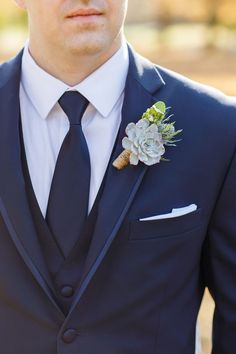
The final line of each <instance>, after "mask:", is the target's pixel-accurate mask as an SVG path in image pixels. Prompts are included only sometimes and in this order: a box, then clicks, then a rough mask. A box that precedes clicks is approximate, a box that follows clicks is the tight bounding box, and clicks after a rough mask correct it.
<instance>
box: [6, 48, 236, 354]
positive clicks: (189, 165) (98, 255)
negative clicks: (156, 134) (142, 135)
mask: <svg viewBox="0 0 236 354" xmlns="http://www.w3.org/2000/svg"><path fill="white" fill-rule="evenodd" d="M129 55H130V67H129V72H128V76H127V81H126V87H125V99H124V104H123V109H122V123H121V127H120V130H119V133H118V137H117V142H116V146H115V148H114V149H113V152H112V156H111V160H110V163H109V165H108V168H107V171H106V177H105V180H104V183H103V187H102V189H101V191H100V193H99V198H98V200H97V201H96V213H95V215H94V216H93V222H92V227H91V229H90V237H91V241H90V244H89V247H88V250H87V251H86V253H87V254H86V260H85V262H84V264H83V269H82V272H81V274H80V279H79V281H78V284H77V288H76V290H75V294H74V296H73V300H72V301H71V303H70V306H69V307H68V308H67V309H66V311H63V304H60V302H59V301H58V300H57V294H56V292H55V286H54V284H53V283H52V277H51V271H50V267H49V265H48V263H47V260H45V252H44V251H43V247H42V243H41V242H40V237H39V233H40V227H39V226H38V225H36V224H37V222H36V221H35V219H34V217H33V214H34V213H32V208H33V207H32V201H31V202H30V200H29V199H30V198H29V192H27V190H28V187H29V185H28V184H27V178H26V174H25V173H24V164H22V158H21V157H22V145H21V139H20V103H19V84H20V74H21V56H22V53H20V54H19V55H18V56H17V57H16V58H14V59H13V60H11V61H9V62H7V63H4V64H3V65H2V66H1V67H0V170H1V173H0V213H1V214H0V245H1V246H0V263H1V267H0V314H1V316H0V342H1V353H3V354H19V353H24V354H32V353H34V354H42V353H44V354H78V353H83V354H94V353H96V354H144V353H148V354H172V353H174V354H194V352H195V326H196V318H197V314H198V311H199V307H200V304H201V300H202V296H203V292H204V288H205V287H206V286H207V287H208V288H209V289H210V291H211V294H212V296H213V298H214V300H215V302H216V311H215V316H214V330H213V350H212V353H213V354H232V353H234V352H236V340H235V332H236V281H235V274H236V223H235V214H236V188H235V181H236V161H235V147H236V102H235V100H234V99H233V98H229V97H226V96H225V95H223V94H222V93H220V92H218V91H217V90H213V89H210V88H207V87H205V86H202V85H200V84H197V83H194V82H192V81H190V80H188V79H186V78H184V77H182V76H180V75H177V74H175V73H173V72H170V71H168V70H166V69H163V68H161V67H158V66H155V65H154V64H152V63H150V62H149V61H147V60H146V59H143V58H141V57H140V56H138V55H137V54H136V53H135V52H134V51H133V50H132V49H129ZM39 94H40V93H39ZM158 100H162V101H165V102H166V104H167V106H168V107H171V113H173V114H174V117H173V120H174V121H175V122H176V128H177V129H183V132H182V133H181V137H180V138H181V141H180V142H178V143H177V146H176V147H168V148H167V149H166V153H165V157H166V158H167V159H168V160H169V161H168V162H166V161H162V162H161V163H160V164H156V165H154V166H151V167H147V166H146V165H144V164H141V163H140V164H139V165H138V166H128V167H127V168H126V169H124V170H122V171H117V170H116V169H115V168H114V167H113V166H112V163H111V162H112V161H113V160H114V159H115V158H116V157H117V156H118V155H119V154H120V152H121V151H122V150H123V149H122V144H121V141H122V138H123V137H124V136H125V128H126V126H127V124H128V123H129V122H136V121H137V120H138V119H139V118H140V117H141V116H142V114H143V112H144V111H146V109H147V108H148V107H150V106H151V105H152V104H154V103H155V102H156V101H158ZM31 197H32V196H31ZM192 203H195V204H196V205H197V206H198V208H197V210H196V211H193V212H191V213H189V214H186V215H183V216H181V217H176V218H172V219H164V220H153V221H139V219H141V218H146V217H149V216H152V215H157V214H164V213H169V212H170V211H171V210H172V209H173V208H181V207H184V206H187V205H190V204H192ZM95 216H96V217H95ZM64 280H65V281H66V279H64ZM68 285H69V284H68Z"/></svg>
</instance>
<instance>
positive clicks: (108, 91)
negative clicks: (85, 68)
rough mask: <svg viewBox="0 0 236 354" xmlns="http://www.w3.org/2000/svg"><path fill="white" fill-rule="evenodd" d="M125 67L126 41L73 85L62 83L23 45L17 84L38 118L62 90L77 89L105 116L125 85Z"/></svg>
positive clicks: (45, 115)
mask: <svg viewBox="0 0 236 354" xmlns="http://www.w3.org/2000/svg"><path fill="white" fill-rule="evenodd" d="M128 67H129V55H128V48H127V44H126V42H123V44H122V46H121V48H120V49H119V50H118V51H117V52H116V53H115V54H114V55H113V56H112V57H111V58H110V59H109V60H108V61H107V62H105V63H104V64H103V65H102V66H101V67H99V68H98V69H97V70H96V71H94V72H93V73H92V74H90V75H89V76H88V77H87V78H85V79H84V80H83V81H82V82H80V83H79V84H78V85H76V86H74V87H70V86H68V85H66V84H65V83H64V82H62V81H60V80H58V79H56V78H55V77H53V76H52V75H50V74H48V73H47V72H46V71H44V70H43V69H42V68H40V67H39V66H38V65H37V63H36V62H35V61H34V59H33V58H32V57H31V55H30V53H29V50H28V44H26V46H25V49H24V53H23V58H22V74H21V84H22V85H23V88H24V90H25V92H26V94H27V96H28V97H29V99H30V100H31V102H32V104H33V105H34V107H35V109H36V110H37V111H38V113H39V115H40V116H41V117H42V118H44V119H45V118H47V116H48V114H49V113H50V111H51V110H52V108H53V107H54V106H55V104H56V103H57V102H58V100H59V98H60V97H61V96H62V95H63V93H64V92H65V91H68V90H77V91H79V92H80V93H81V94H82V95H84V96H85V97H86V98H87V99H88V101H89V102H90V103H91V104H92V105H93V106H94V107H95V109H96V110H97V111H98V112H99V113H100V114H101V115H102V116H103V117H107V116H108V115H109V113H110V112H111V111H112V109H113V107H114V106H115V104H116V102H117V100H118V99H119V97H120V96H121V94H122V93H123V91H124V88H125V82H126V77H127V73H128Z"/></svg>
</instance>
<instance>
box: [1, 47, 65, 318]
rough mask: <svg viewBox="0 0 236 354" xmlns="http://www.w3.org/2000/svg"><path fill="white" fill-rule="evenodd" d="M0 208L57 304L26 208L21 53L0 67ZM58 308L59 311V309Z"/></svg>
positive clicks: (30, 265)
mask: <svg viewBox="0 0 236 354" xmlns="http://www.w3.org/2000/svg"><path fill="white" fill-rule="evenodd" d="M1 70H2V71H1V72H0V76H1V82H2V84H1V86H0V169H1V175H0V212H1V214H2V217H3V219H4V221H5V223H6V226H7V228H8V231H9V234H10V236H11V238H12V240H13V242H14V243H15V246H16V248H17V249H18V252H19V253H20V254H21V256H22V258H23V260H24V262H25V263H26V265H27V266H28V268H29V269H30V271H31V272H32V274H33V275H34V277H35V279H36V280H37V281H38V283H39V284H40V285H41V287H42V288H43V290H44V291H45V292H46V294H47V295H48V297H49V298H50V299H51V301H52V302H53V304H54V305H55V306H56V307H57V309H58V310H59V311H60V309H59V308H58V306H57V304H56V302H55V300H54V298H53V295H52V294H53V292H52V287H51V281H50V276H49V273H48V271H47V268H46V265H45V262H44V259H43V256H42V254H41V251H40V245H39V242H38V238H37V234H36V231H35V228H34V225H33V221H32V216H31V213H30V210H29V206H28V201H27V196H26V191H25V182H24V177H23V172H22V166H21V146H20V137H19V121H20V103H19V83H20V72H21V54H19V55H18V56H17V57H16V58H15V59H14V60H13V61H11V62H9V63H7V64H4V65H3V66H2V68H1ZM60 312H61V311H60Z"/></svg>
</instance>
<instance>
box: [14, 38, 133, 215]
mask: <svg viewBox="0 0 236 354" xmlns="http://www.w3.org/2000/svg"><path fill="white" fill-rule="evenodd" d="M128 66H129V59H128V49H127V45H126V43H123V45H122V47H121V48H120V49H119V51H118V52H116V53H115V54H114V55H113V57H112V58H110V59H109V60H108V61H107V62H106V63H105V64H103V65H102V66H101V67H100V68H98V69H97V70H96V71H95V72H93V73H92V74H91V75H90V76H88V77H87V78H86V79H85V80H83V81H82V82H81V83H79V84H78V85H76V86H74V87H69V86H68V85H66V84H65V83H63V82H61V81H59V80H58V79H56V78H55V77H53V76H51V75H49V74H48V73H47V72H45V71H44V70H42V68H40V67H39V66H38V65H37V64H36V63H35V61H34V60H33V58H32V57H31V55H30V53H29V50H28V45H26V47H25V49H24V53H23V58H22V76H21V85H20V106H21V121H22V130H23V140H24V146H25V151H26V158H27V164H28V168H29V173H30V178H31V181H32V185H33V189H34V192H35V195H36V198H37V201H38V204H39V207H40V209H41V212H42V214H43V215H44V216H45V215H46V210H47V204H48V198H49V192H50V187H51V183H52V178H53V173H54V169H55V165H56V160H57V157H58V154H59V150H60V147H61V145H62V142H63V140H64V137H65V135H66V134H67V132H68V130H69V121H68V118H67V116H66V115H65V113H64V112H63V110H62V109H61V107H60V105H59V104H58V100H59V98H60V97H61V96H62V95H63V93H64V92H65V91H68V90H77V91H79V92H80V93H81V94H82V95H84V96H85V97H86V98H87V99H88V101H89V102H90V104H89V106H88V108H87V109H86V111H85V113H84V116H83V118H82V128H83V132H84V135H85V138H86V141H87V145H88V149H89V154H90V162H91V180H90V195H89V211H90V210H91V208H92V205H93V203H94V200H95V198H96V195H97V192H98V190H99V187H100V185H101V182H102V179H103V177H104V173H105V171H106V167H107V164H108V162H109V159H110V155H111V151H112V149H113V146H114V143H115V139H116V135H117V133H118V130H119V126H120V122H121V109H122V105H123V99H124V88H125V81H126V77H127V72H128Z"/></svg>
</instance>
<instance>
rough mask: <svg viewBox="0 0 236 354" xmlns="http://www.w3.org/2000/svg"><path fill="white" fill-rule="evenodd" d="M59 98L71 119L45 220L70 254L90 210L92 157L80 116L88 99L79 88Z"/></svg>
mask: <svg viewBox="0 0 236 354" xmlns="http://www.w3.org/2000/svg"><path fill="white" fill-rule="evenodd" d="M58 102H59V104H60V106H61V108H62V109H63V111H64V112H65V113H66V115H67V117H68V119H69V122H70V129H69V131H68V133H67V135H66V137H65V139H64V141H63V143H62V146H61V149H60V152H59V155H58V158H57V162H56V167H55V171H54V175H53V180H52V185H51V190H50V195H49V201H48V208H47V215H46V220H47V223H48V226H49V228H50V230H51V232H52V234H53V236H54V238H55V240H56V241H57V243H58V246H59V247H60V249H61V251H62V253H63V255H64V257H67V256H68V255H69V253H70V251H71V250H72V248H73V246H74V244H75V243H76V241H77V240H78V239H79V237H80V234H81V232H82V229H83V226H84V224H85V221H86V218H87V214H88V197H89V185H90V158H89V151H88V147H87V143H86V140H85V137H84V134H83V131H82V126H81V119H82V116H83V114H84V111H85V109H86V107H87V106H88V103H89V102H88V100H87V99H86V98H85V97H84V96H82V95H81V94H80V93H79V92H77V91H67V92H66V93H64V95H63V96H62V97H61V98H60V99H59V101H58Z"/></svg>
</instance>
